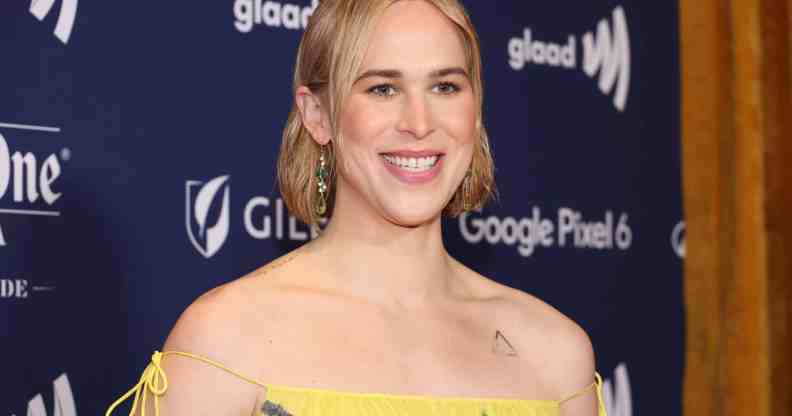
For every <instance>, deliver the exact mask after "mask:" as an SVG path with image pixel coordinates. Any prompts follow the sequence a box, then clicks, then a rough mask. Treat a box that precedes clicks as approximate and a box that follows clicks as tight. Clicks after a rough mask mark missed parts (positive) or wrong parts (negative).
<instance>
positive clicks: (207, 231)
mask: <svg viewBox="0 0 792 416" xmlns="http://www.w3.org/2000/svg"><path fill="white" fill-rule="evenodd" d="M228 180H229V176H228V175H226V176H220V177H217V178H214V179H212V180H211V181H209V182H206V183H205V184H204V183H203V182H199V181H187V185H186V189H185V196H186V200H187V202H186V204H187V212H186V226H187V235H188V236H189V237H190V241H191V242H192V245H193V247H195V249H196V250H198V252H199V253H201V254H202V255H203V256H204V257H206V258H207V259H208V258H211V257H212V256H214V255H215V254H217V252H218V251H220V249H221V248H222V247H223V244H225V241H226V238H228V230H229V225H230V205H231V190H230V185H229V183H228ZM197 187H200V190H198V192H197V193H195V192H194V189H195V188H197ZM217 204H220V208H219V214H217V216H216V219H215V221H214V223H209V220H210V218H209V214H210V213H211V212H212V210H211V208H212V207H213V206H214V207H216V206H217ZM214 211H217V210H214ZM196 234H197V235H196Z"/></svg>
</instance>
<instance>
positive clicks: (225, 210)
mask: <svg viewBox="0 0 792 416" xmlns="http://www.w3.org/2000/svg"><path fill="white" fill-rule="evenodd" d="M291 1H292V2H296V4H290V3H286V2H276V1H261V0H216V1H210V2H189V3H185V2H121V3H119V2H88V1H79V3H78V0H59V1H51V0H33V1H32V2H28V1H26V0H7V1H4V2H3V5H2V6H0V53H1V54H2V60H1V61H0V92H1V93H2V95H0V334H2V337H1V338H0V360H2V361H1V362H2V364H1V366H2V369H3V371H2V374H3V376H2V378H0V415H24V414H28V415H35V416H42V415H46V414H53V413H55V411H56V409H55V407H56V406H57V407H58V412H59V414H60V415H61V416H75V415H77V414H80V415H90V414H100V413H102V412H103V411H104V409H105V408H106V406H107V405H108V403H109V402H110V401H111V400H112V399H113V398H114V397H117V396H118V395H119V394H120V393H122V392H123V391H125V390H126V388H128V386H129V385H130V384H131V383H132V382H133V381H135V380H136V379H137V377H138V375H139V372H140V371H141V370H142V368H143V367H144V366H145V364H146V362H147V361H148V359H149V356H150V354H151V351H153V350H155V349H158V348H160V347H161V345H162V343H163V341H164V338H165V336H166V335H167V333H168V331H169V329H170V328H171V326H172V325H173V323H174V322H175V320H176V318H177V317H178V315H179V313H180V312H181V311H182V310H183V309H184V308H185V307H186V306H187V305H188V304H189V303H190V302H191V301H192V300H193V299H194V298H195V297H197V296H198V295H199V294H201V293H203V292H204V291H206V290H208V289H210V288H212V287H214V286H216V285H218V284H220V283H223V282H226V281H228V280H231V279H234V278H236V277H239V276H241V275H244V274H246V273H248V272H249V271H251V270H253V269H255V268H257V267H258V266H260V265H262V264H263V263H265V262H267V261H269V260H271V259H272V258H274V257H276V256H278V255H280V254H282V253H283V252H285V251H287V250H289V249H291V248H294V247H297V246H298V245H299V244H301V242H302V241H304V240H305V239H306V238H309V237H308V233H307V231H308V230H307V228H306V227H305V226H304V225H302V224H298V223H297V222H295V221H294V220H293V219H290V217H288V214H287V213H286V212H285V209H284V208H283V205H282V202H280V200H279V199H278V198H279V197H278V193H277V189H276V186H275V180H274V175H275V160H276V156H277V153H276V152H277V149H278V146H279V143H280V137H281V129H282V128H283V125H284V122H285V119H286V116H287V113H288V110H289V108H290V103H291V100H292V97H291V92H290V84H291V77H292V69H293V65H294V57H295V52H296V46H297V44H298V42H299V38H300V36H301V34H302V26H303V18H304V17H305V18H307V17H308V16H309V14H310V12H311V11H312V4H311V2H310V1H309V0H291ZM31 3H32V4H31ZM465 3H466V4H467V6H468V8H469V11H470V13H471V16H472V18H473V20H474V23H475V24H476V26H477V29H478V31H479V34H480V36H481V40H482V47H483V60H484V73H485V89H486V91H485V92H486V95H485V100H486V102H485V122H486V124H487V127H488V129H489V132H490V136H491V141H492V145H493V149H494V156H495V159H496V166H497V181H498V186H499V189H500V194H501V198H500V200H499V201H498V202H497V203H494V204H492V205H490V206H488V207H487V208H486V209H485V210H484V211H483V212H473V213H470V214H469V215H465V216H463V217H462V218H458V219H450V220H448V221H446V224H445V230H444V233H445V237H446V241H447V244H448V248H449V251H450V252H451V253H452V254H454V255H456V256H457V257H459V258H460V259H461V260H462V261H463V262H464V263H466V264H468V265H470V266H472V267H473V268H474V269H476V270H478V271H480V272H481V273H483V274H485V275H488V276H491V277H493V278H495V279H497V280H499V281H501V282H503V283H506V284H508V285H510V286H513V287H517V288H519V289H522V290H525V291H527V292H530V293H533V294H536V295H537V296H539V297H540V298H542V299H544V300H546V301H548V302H549V303H550V304H552V305H554V306H556V307H557V308H559V309H560V310H561V311H563V312H564V313H566V314H568V315H569V316H570V317H571V318H573V319H574V320H576V321H577V322H579V323H580V324H581V325H582V326H583V327H584V328H585V329H586V330H587V331H588V333H589V335H590V336H591V338H592V340H593V342H594V347H595V351H596V353H597V367H598V369H599V370H600V372H601V373H602V374H603V376H605V377H606V379H607V383H606V386H605V387H606V388H605V396H606V401H607V405H608V409H609V411H610V414H611V415H612V416H627V415H632V414H635V413H640V414H641V415H646V416H649V415H673V414H680V412H681V386H682V368H683V364H684V363H683V356H684V354H683V352H684V351H683V349H684V339H683V336H684V319H683V303H682V258H683V257H684V223H683V222H682V210H681V189H680V157H679V154H680V149H679V147H680V133H679V107H680V102H679V62H678V39H677V20H678V19H677V4H676V3H675V2H668V1H655V2H645V1H638V0H619V1H615V0H591V1H585V2H581V1H577V0H559V1H556V2H533V1H524V0H498V1H483V0H468V1H466V2H465ZM226 196H227V198H228V199H227V203H224V202H225V201H226V200H225V198H226Z"/></svg>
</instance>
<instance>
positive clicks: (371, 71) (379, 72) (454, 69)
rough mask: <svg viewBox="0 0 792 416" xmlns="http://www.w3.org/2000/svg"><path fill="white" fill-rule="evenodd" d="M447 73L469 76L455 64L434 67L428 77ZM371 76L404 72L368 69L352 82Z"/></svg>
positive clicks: (394, 75) (442, 75) (402, 75)
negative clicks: (438, 67)
mask: <svg viewBox="0 0 792 416" xmlns="http://www.w3.org/2000/svg"><path fill="white" fill-rule="evenodd" d="M448 75H462V76H463V77H465V78H470V76H469V75H468V73H467V71H465V70H464V69H463V68H461V67H458V66H455V67H450V68H442V69H436V70H434V71H432V72H430V73H429V77H430V78H442V77H445V76H448ZM371 77H380V78H402V77H404V73H403V72H402V71H399V70H398V69H369V70H368V71H366V72H364V73H362V74H361V75H360V76H359V77H357V79H356V80H355V82H354V83H357V82H358V81H360V80H363V79H365V78H371Z"/></svg>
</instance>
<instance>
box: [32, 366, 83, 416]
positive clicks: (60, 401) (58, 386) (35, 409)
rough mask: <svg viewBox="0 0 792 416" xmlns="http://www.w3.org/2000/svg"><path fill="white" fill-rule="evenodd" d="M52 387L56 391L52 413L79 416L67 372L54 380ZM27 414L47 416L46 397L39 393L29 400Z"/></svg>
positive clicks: (57, 415) (58, 415)
mask: <svg viewBox="0 0 792 416" xmlns="http://www.w3.org/2000/svg"><path fill="white" fill-rule="evenodd" d="M52 388H53V390H54V391H55V394H54V398H53V405H52V414H53V415H54V416H77V406H75V404H74V395H73V394H72V389H71V385H70V384H69V378H68V377H67V376H66V374H65V373H64V374H61V375H60V377H58V378H56V379H55V381H53V382H52ZM27 414H28V416H47V409H46V407H44V398H43V397H42V396H41V394H37V395H36V397H34V398H33V399H31V400H30V401H29V402H28V410H27Z"/></svg>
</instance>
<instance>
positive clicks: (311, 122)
mask: <svg viewBox="0 0 792 416" xmlns="http://www.w3.org/2000/svg"><path fill="white" fill-rule="evenodd" d="M294 99H295V101H296V102H297V107H298V108H299V109H300V117H301V118H302V122H303V125H304V126H305V128H306V129H308V132H309V133H311V137H312V138H313V139H314V141H316V143H318V144H320V145H326V144H327V143H328V142H330V138H331V137H332V132H331V131H330V115H329V114H328V111H327V108H325V106H324V105H323V104H322V100H321V99H320V97H319V96H317V95H316V94H314V93H313V92H311V90H310V89H308V87H306V86H300V87H299V88H297V93H296V94H295V98H294Z"/></svg>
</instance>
